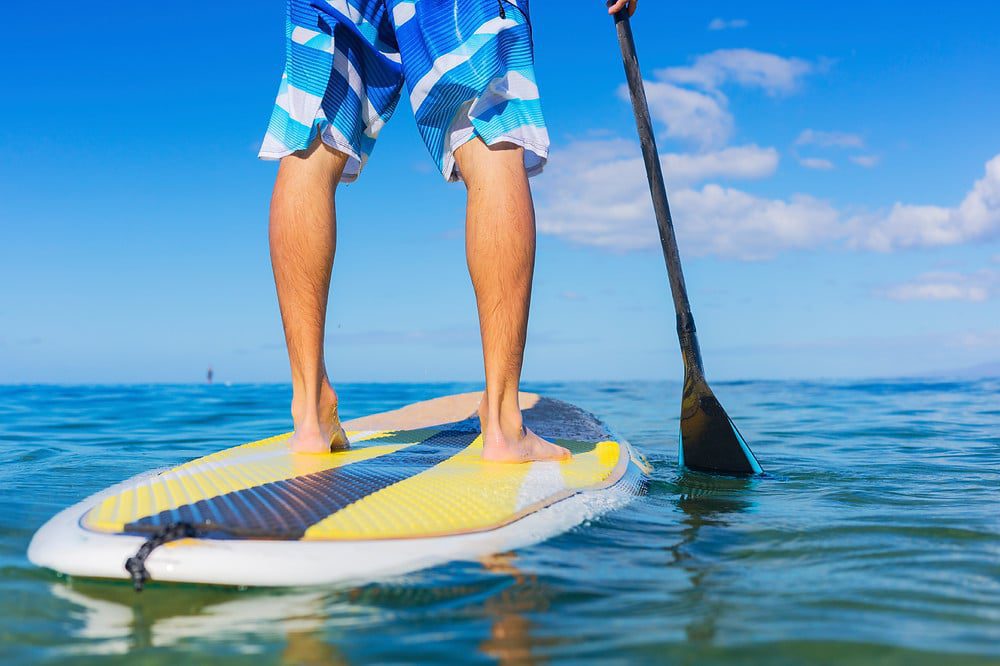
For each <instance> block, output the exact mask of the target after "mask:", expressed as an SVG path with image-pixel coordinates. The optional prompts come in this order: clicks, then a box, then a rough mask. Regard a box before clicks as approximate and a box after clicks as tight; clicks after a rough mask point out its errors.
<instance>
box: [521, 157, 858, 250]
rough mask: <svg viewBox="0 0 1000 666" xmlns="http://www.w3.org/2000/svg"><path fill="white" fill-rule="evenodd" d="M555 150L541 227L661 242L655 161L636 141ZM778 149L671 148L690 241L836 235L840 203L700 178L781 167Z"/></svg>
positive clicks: (791, 244)
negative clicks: (648, 162) (646, 163)
mask: <svg viewBox="0 0 1000 666" xmlns="http://www.w3.org/2000/svg"><path fill="white" fill-rule="evenodd" d="M555 157H556V159H554V160H553V161H552V162H550V164H549V169H548V171H547V178H545V179H543V180H541V181H539V187H538V192H537V198H538V228H539V231H541V232H542V233H545V234H550V235H555V236H560V237H562V238H565V239H567V240H569V241H571V242H574V243H579V244H583V245H591V246H597V247H604V248H608V249H611V250H616V251H625V250H636V249H642V248H647V247H655V246H657V245H658V243H659V237H658V235H657V230H656V222H655V218H654V216H653V210H652V204H651V203H650V198H649V190H648V186H647V184H646V175H645V170H644V168H643V164H642V159H641V158H640V157H639V148H638V146H636V145H635V143H634V142H630V141H624V140H597V141H581V142H577V143H574V144H571V145H570V146H569V147H568V148H567V149H566V150H565V151H563V152H560V153H559V154H558V155H556V156H555ZM778 159H779V158H778V153H777V151H775V150H774V149H773V148H760V147H758V146H752V145H751V146H735V147H731V148H726V149H723V150H719V151H715V152H710V153H701V154H668V155H664V156H663V157H662V160H661V161H662V164H663V169H664V173H665V177H666V179H667V184H668V187H669V188H670V189H671V197H670V200H671V205H672V206H673V213H674V215H675V219H676V220H678V222H677V224H676V227H677V233H678V236H679V237H680V242H681V243H682V245H683V247H684V251H685V252H686V253H689V254H691V255H706V254H715V255H720V256H727V257H736V258H740V259H762V258H766V257H770V256H773V255H774V254H775V253H776V252H778V251H781V250H783V249H791V248H802V247H811V246H813V245H815V244H817V243H820V242H824V241H825V240H827V239H830V238H831V237H833V236H834V235H836V233H837V218H838V216H837V212H836V210H834V209H833V208H832V207H831V206H830V205H829V204H827V203H825V202H822V201H819V200H817V199H813V198H811V197H806V196H794V197H791V198H790V199H788V200H779V199H766V198H761V197H757V196H754V195H752V194H748V193H746V192H742V191H740V190H738V189H733V188H728V187H722V186H720V185H718V184H708V185H705V186H703V187H701V188H695V187H693V186H695V185H697V184H698V183H702V182H705V181H706V180H711V179H743V180H750V179H759V178H765V177H767V176H770V175H772V174H773V173H774V171H775V170H776V169H777V165H778Z"/></svg>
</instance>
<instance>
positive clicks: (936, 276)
mask: <svg viewBox="0 0 1000 666" xmlns="http://www.w3.org/2000/svg"><path fill="white" fill-rule="evenodd" d="M998 281H1000V274H998V273H997V272H996V271H993V270H990V269H983V270H980V271H976V272H974V273H954V272H944V271H936V272H932V273H924V274H923V275H921V276H919V277H918V278H917V279H915V280H913V281H911V282H905V283H903V284H899V285H896V286H894V287H890V288H889V289H886V290H885V291H884V292H883V293H884V295H885V296H886V297H888V298H891V299H892V300H894V301H970V302H974V303H977V302H982V301H985V300H987V299H989V298H991V297H992V296H993V294H994V293H995V292H996V286H997V283H998Z"/></svg>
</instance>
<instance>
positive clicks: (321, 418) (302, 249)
mask: <svg viewBox="0 0 1000 666" xmlns="http://www.w3.org/2000/svg"><path fill="white" fill-rule="evenodd" d="M346 163H347V156H346V155H344V154H343V153H340V152H338V151H336V150H333V149H332V148H330V147H328V146H326V145H325V144H323V143H322V142H320V141H317V142H316V144H314V145H313V147H312V148H311V149H309V150H308V151H307V152H305V153H301V154H296V155H289V156H288V157H284V158H282V160H281V165H280V166H279V167H278V178H277V180H276V181H275V183H274V194H273V195H272V196H271V226H270V241H271V267H272V268H273V269H274V284H275V287H276V288H277V291H278V304H279V305H280V307H281V321H282V323H283V324H284V327H285V343H286V344H287V345H288V360H289V363H290V364H291V366H292V421H293V423H294V424H295V434H294V435H292V438H291V440H289V446H290V447H291V449H292V450H293V451H296V452H300V453H329V452H330V450H331V449H336V448H344V447H346V446H348V442H347V436H346V435H345V434H344V430H343V428H341V427H340V419H339V417H338V415H337V394H336V392H335V391H334V390H333V387H332V386H331V385H330V381H329V379H328V378H327V374H326V361H325V359H324V355H323V338H324V330H325V327H326V304H327V297H328V295H329V291H330V272H331V270H332V268H333V256H334V253H335V250H336V247H337V223H336V214H335V209H334V199H333V197H334V191H335V189H336V187H337V183H338V182H339V181H340V175H341V173H342V172H343V171H344V166H345V165H346Z"/></svg>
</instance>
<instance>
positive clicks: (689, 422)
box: [614, 9, 763, 474]
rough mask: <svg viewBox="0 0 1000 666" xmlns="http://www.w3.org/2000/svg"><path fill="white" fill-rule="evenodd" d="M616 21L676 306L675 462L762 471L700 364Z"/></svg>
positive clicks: (630, 46)
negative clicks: (680, 384) (680, 380)
mask: <svg viewBox="0 0 1000 666" xmlns="http://www.w3.org/2000/svg"><path fill="white" fill-rule="evenodd" d="M614 18H615V27H616V28H617V30H618V44H619V45H620V46H621V49H622V60H623V61H624V63H625V76H626V78H628V88H629V92H630V93H631V96H632V110H633V111H634V112H635V123H636V125H637V126H638V129H639V142H640V143H641V144H642V159H643V162H645V163H646V177H647V178H648V180H649V192H650V194H651V195H652V196H653V210H654V211H655V213H656V224H657V226H658V227H659V228H660V244H661V245H662V246H663V259H664V261H666V263H667V275H668V276H669V278H670V291H671V293H672V294H673V297H674V310H675V311H676V312H677V337H678V339H679V341H680V346H681V356H682V358H683V359H684V396H683V398H682V400H681V441H680V452H679V454H678V462H679V463H680V464H681V466H683V467H687V468H689V469H693V470H697V471H700V472H712V473H721V474H761V473H762V472H763V470H761V468H760V464H759V463H758V462H757V459H756V458H754V455H753V453H752V452H751V451H750V447H749V446H748V445H747V443H746V441H745V440H744V439H743V436H742V435H740V432H739V430H737V429H736V425H735V424H734V423H733V421H732V419H730V418H729V415H728V414H727V413H726V410H725V409H723V408H722V405H721V404H720V403H719V401H718V399H717V398H716V397H715V394H714V393H713V392H712V389H711V388H709V386H708V381H706V379H705V368H704V366H703V365H702V362H701V351H700V350H699V348H698V337H697V334H696V332H695V326H694V318H693V317H692V316H691V305H690V303H689V302H688V295H687V289H686V288H685V286H684V273H683V272H682V271H681V258H680V254H679V253H678V251H677V239H676V237H675V236H674V225H673V222H672V221H671V219H670V206H669V204H668V203H667V190H666V188H665V187H664V185H663V171H662V170H661V167H660V157H659V154H658V153H657V152H656V140H655V139H654V138H653V126H652V123H651V122H650V120H649V107H648V106H647V105H646V90H645V89H644V88H643V85H642V75H641V74H640V72H639V60H638V58H637V57H636V54H635V42H634V41H633V39H632V27H631V25H630V24H629V19H628V10H627V9H622V10H620V11H618V12H616V13H615V15H614Z"/></svg>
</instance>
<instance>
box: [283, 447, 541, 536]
mask: <svg viewBox="0 0 1000 666" xmlns="http://www.w3.org/2000/svg"><path fill="white" fill-rule="evenodd" d="M482 452H483V438H482V436H481V435H480V436H479V437H477V438H476V439H475V440H473V442H472V443H471V444H470V445H469V446H467V447H466V448H465V449H463V450H462V451H460V452H459V453H456V454H455V455H454V456H452V457H451V458H449V459H448V460H446V461H445V462H443V463H440V464H438V465H435V466H434V467H432V468H430V469H428V470H424V471H422V472H421V473H419V474H416V475H415V476H411V477H410V478H408V479H406V480H405V481H400V482H399V483H396V484H393V485H391V486H389V487H387V488H383V489H382V490H378V491H376V492H374V493H372V494H371V495H369V496H367V497H365V498H364V499H361V500H358V501H357V502H355V503H354V504H351V505H350V506H347V507H344V508H343V509H341V510H340V511H338V512H336V513H334V514H332V515H330V516H328V517H327V518H325V519H323V520H321V521H320V522H318V523H316V524H315V525H313V526H312V527H310V528H309V529H308V530H306V533H305V535H304V536H303V537H302V539H303V540H304V541H305V540H324V539H389V538H403V537H414V536H430V535H435V534H448V533H454V532H462V531H466V530H471V529H485V528H487V527H490V526H492V525H495V524H497V523H498V522H504V521H506V520H508V519H509V518H510V516H511V515H512V514H514V513H515V511H516V509H517V498H518V492H519V491H520V489H521V484H522V483H523V482H524V478H525V477H526V476H527V474H528V471H529V470H530V469H531V465H510V464H503V463H490V462H484V461H483V459H482Z"/></svg>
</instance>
